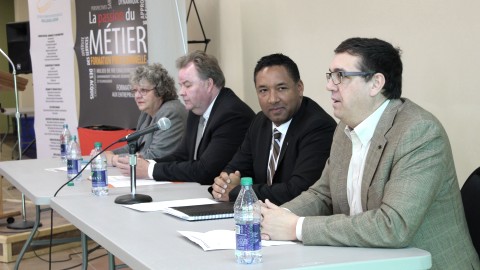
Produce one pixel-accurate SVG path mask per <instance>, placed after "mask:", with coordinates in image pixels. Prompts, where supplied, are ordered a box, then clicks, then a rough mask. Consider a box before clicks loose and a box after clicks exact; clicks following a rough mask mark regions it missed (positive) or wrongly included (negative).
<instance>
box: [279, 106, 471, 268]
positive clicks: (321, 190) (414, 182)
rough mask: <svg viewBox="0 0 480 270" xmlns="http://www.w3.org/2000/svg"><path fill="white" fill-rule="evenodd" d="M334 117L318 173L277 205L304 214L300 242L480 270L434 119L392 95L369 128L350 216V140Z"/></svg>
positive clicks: (444, 139)
mask: <svg viewBox="0 0 480 270" xmlns="http://www.w3.org/2000/svg"><path fill="white" fill-rule="evenodd" d="M344 129H345V124H344V123H342V122H341V123H339V125H338V128H337V130H336V132H335V135H334V139H333V144H332V151H331V154H330V158H329V161H328V162H327V164H326V165H325V170H324V171H323V174H322V177H321V178H320V179H319V180H318V181H317V182H316V183H315V184H313V185H312V186H311V187H310V188H309V189H308V190H307V191H306V192H303V193H302V194H301V195H300V196H298V197H297V198H295V199H293V200H291V201H290V202H287V203H286V204H284V205H282V207H286V208H288V209H290V210H291V211H292V212H293V213H295V214H297V215H299V216H304V217H305V220H304V222H303V227H302V235H303V243H304V244H305V245H331V246H358V247H386V248H401V247H406V246H411V247H417V248H421V249H425V250H427V251H429V252H430V253H431V254H432V260H433V266H432V269H480V264H479V260H478V256H477V254H476V252H475V249H474V248H473V245H472V241H471V240H470V235H469V233H468V228H467V224H466V222H465V215H464V212H463V206H462V199H461V197H460V191H459V187H458V181H457V175H456V172H455V165H454V162H453V157H452V150H451V148H450V143H449V141H448V137H447V134H446V132H445V130H444V129H443V127H442V125H441V124H440V122H438V120H437V119H436V118H435V117H434V116H433V115H431V114H430V113H429V112H427V111H425V110H424V109H422V108H420V107H419V106H418V105H416V104H415V103H413V102H411V101H410V100H408V99H394V100H391V101H390V103H389V104H388V106H387V108H386V109H385V111H384V113H383V115H382V117H381V118H380V121H379V122H378V124H377V127H376V129H375V133H374V134H373V137H372V141H371V145H370V148H369V149H368V153H367V159H366V161H365V162H366V164H365V170H364V172H363V179H362V208H363V211H364V212H363V213H360V214H357V215H354V216H350V208H349V205H348V198H347V174H348V166H349V163H350V158H351V155H352V143H351V141H350V139H349V138H348V137H347V136H346V135H345V132H344Z"/></svg>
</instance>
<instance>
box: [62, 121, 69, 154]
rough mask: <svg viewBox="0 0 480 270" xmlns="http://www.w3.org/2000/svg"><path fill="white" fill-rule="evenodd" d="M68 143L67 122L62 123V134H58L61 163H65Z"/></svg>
mask: <svg viewBox="0 0 480 270" xmlns="http://www.w3.org/2000/svg"><path fill="white" fill-rule="evenodd" d="M69 143H70V130H69V129H68V124H63V130H62V134H60V158H61V159H62V162H63V163H67V148H68V145H69Z"/></svg>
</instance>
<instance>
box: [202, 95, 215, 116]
mask: <svg viewBox="0 0 480 270" xmlns="http://www.w3.org/2000/svg"><path fill="white" fill-rule="evenodd" d="M217 97H218V94H217V96H215V98H214V99H213V101H212V102H210V105H208V108H207V110H206V111H205V112H204V113H203V118H204V119H205V123H207V121H208V118H209V117H210V113H211V112H212V108H213V104H215V101H216V100H217Z"/></svg>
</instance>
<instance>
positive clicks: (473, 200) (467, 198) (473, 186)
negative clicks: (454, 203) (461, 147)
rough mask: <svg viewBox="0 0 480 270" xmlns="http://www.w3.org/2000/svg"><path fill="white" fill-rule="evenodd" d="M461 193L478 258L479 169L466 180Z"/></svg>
mask: <svg viewBox="0 0 480 270" xmlns="http://www.w3.org/2000/svg"><path fill="white" fill-rule="evenodd" d="M461 193H462V201H463V208H464V209H465V218H466V219H467V224H468V230H469V231H470V236H471V238H472V242H473V246H474V247H475V249H476V250H477V253H478V254H479V256H480V167H478V168H477V169H476V170H475V171H473V173H472V174H471V175H470V176H469V177H468V178H467V181H466V182H465V184H463V186H462V190H461Z"/></svg>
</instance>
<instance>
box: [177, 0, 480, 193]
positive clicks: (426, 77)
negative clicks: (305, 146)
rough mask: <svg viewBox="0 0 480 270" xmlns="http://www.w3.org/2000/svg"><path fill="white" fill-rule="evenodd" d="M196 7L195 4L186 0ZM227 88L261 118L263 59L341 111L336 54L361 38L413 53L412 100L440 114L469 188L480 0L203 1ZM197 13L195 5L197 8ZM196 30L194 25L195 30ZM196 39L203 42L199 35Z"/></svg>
mask: <svg viewBox="0 0 480 270" xmlns="http://www.w3.org/2000/svg"><path fill="white" fill-rule="evenodd" d="M186 2H187V3H189V2H190V1H189V0H186ZM196 4H197V6H198V9H199V12H200V16H201V18H202V22H203V23H204V28H205V31H206V34H207V37H208V38H211V39H212V41H211V44H210V45H209V48H208V50H207V51H208V52H209V53H211V54H214V55H216V56H217V57H218V58H219V61H220V63H221V65H222V67H223V69H224V71H225V74H226V78H227V85H228V86H230V87H231V88H233V89H234V90H235V91H236V92H237V93H238V94H239V95H240V96H241V97H243V98H244V99H245V100H246V101H247V102H248V104H249V105H250V106H251V107H252V108H254V109H255V110H259V106H258V103H257V100H256V96H255V94H254V88H253V82H252V72H253V67H254V66H255V63H256V61H257V60H258V59H259V58H260V57H261V56H263V55H266V54H270V53H274V52H282V53H285V54H287V55H289V56H290V57H291V58H292V59H294V61H296V62H297V64H298V65H299V68H300V72H301V75H302V78H303V81H304V83H305V88H306V91H305V94H306V95H307V96H310V97H312V98H313V99H314V100H316V101H317V102H318V103H319V104H320V105H321V106H322V107H324V108H325V109H326V110H327V111H328V112H330V113H331V112H332V110H331V105H330V99H329V98H330V96H329V94H328V92H327V91H325V75H324V74H325V72H326V71H327V69H328V65H329V63H330V60H331V58H332V56H333V49H334V48H335V47H336V46H337V45H338V44H339V43H340V42H341V41H343V40H344V39H346V38H348V37H352V36H362V37H378V38H381V39H385V40H387V41H390V42H391V43H393V44H394V45H396V46H399V47H400V48H401V49H402V50H403V62H404V88H403V89H404V91H403V96H404V97H407V98H410V99H411V100H413V101H414V102H416V103H418V104H419V105H421V106H423V107H424V108H426V109H427V110H429V111H431V112H432V113H433V114H435V115H436V116H437V117H438V118H439V119H440V121H441V122H442V123H443V125H444V127H445V129H446V130H447V133H448V134H449V137H450V142H451V144H452V148H453V153H454V158H455V164H456V168H457V174H458V177H459V183H460V185H462V184H463V182H464V181H465V179H466V177H467V176H468V175H469V174H470V173H471V172H472V171H473V170H474V169H475V168H477V167H478V166H480V158H479V157H480V143H479V139H478V137H479V135H478V134H480V120H478V118H477V117H478V116H479V115H480V109H479V108H480V106H479V105H478V100H480V89H479V87H478V83H477V81H476V78H478V77H479V75H478V72H480V70H479V68H478V63H479V62H480V50H478V49H477V48H478V44H480V20H478V10H480V2H478V1H476V0H458V1H447V0H441V1H438V0H423V1H417V0H403V1H386V0H368V1H357V0H345V1H341V2H332V1H318V0H302V1H299V0H261V1H259V0H228V1H221V0H199V1H196ZM187 6H188V4H187ZM190 23H193V21H192V22H189V24H190ZM189 30H190V32H189V37H192V36H193V35H195V34H197V33H195V32H193V31H194V29H193V27H191V26H190V27H189Z"/></svg>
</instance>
